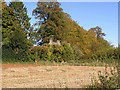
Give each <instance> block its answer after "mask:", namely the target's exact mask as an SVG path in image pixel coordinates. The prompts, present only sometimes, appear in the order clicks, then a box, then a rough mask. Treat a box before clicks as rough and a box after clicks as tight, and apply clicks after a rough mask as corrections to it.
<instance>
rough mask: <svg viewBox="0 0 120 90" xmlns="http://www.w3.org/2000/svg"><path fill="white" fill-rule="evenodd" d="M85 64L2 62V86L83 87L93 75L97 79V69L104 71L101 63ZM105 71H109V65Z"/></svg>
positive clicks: (88, 83) (89, 83)
mask: <svg viewBox="0 0 120 90" xmlns="http://www.w3.org/2000/svg"><path fill="white" fill-rule="evenodd" d="M82 64H84V65H82ZM87 64H88V63H86V65H85V63H81V65H80V66H75V65H72V64H71V65H70V63H69V65H68V63H50V62H41V63H31V64H30V63H29V64H28V63H14V64H10V63H5V64H2V88H84V87H86V86H88V85H91V83H92V82H91V78H92V77H93V76H95V77H96V79H97V80H98V71H102V73H103V72H104V71H105V66H102V65H101V63H100V65H99V63H96V66H95V65H94V66H92V64H90V63H89V65H88V66H87ZM94 64H95V63H94ZM104 64H105V63H104ZM112 65H115V62H114V63H112ZM112 68H113V66H112ZM107 71H108V72H110V67H108V68H107Z"/></svg>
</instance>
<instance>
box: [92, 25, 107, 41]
mask: <svg viewBox="0 0 120 90" xmlns="http://www.w3.org/2000/svg"><path fill="white" fill-rule="evenodd" d="M90 30H92V31H94V32H95V33H96V36H97V38H98V39H99V38H101V37H103V36H105V33H102V28H100V27H98V26H96V27H94V28H91V29H90Z"/></svg>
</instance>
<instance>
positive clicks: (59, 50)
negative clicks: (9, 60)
mask: <svg viewBox="0 0 120 90" xmlns="http://www.w3.org/2000/svg"><path fill="white" fill-rule="evenodd" d="M28 54H29V56H30V59H31V60H33V61H35V59H37V60H45V61H46V60H49V61H55V62H62V61H65V62H66V61H69V60H74V51H73V48H72V47H71V46H70V45H69V44H67V43H65V42H63V43H62V45H61V46H60V45H49V44H44V45H43V46H36V47H33V48H31V49H29V51H28Z"/></svg>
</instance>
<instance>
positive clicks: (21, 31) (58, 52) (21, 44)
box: [2, 2, 119, 62]
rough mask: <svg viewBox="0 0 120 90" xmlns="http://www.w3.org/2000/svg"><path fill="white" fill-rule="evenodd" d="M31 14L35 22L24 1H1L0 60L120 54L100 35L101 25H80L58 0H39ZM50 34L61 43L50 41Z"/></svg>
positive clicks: (94, 57) (96, 56)
mask: <svg viewBox="0 0 120 90" xmlns="http://www.w3.org/2000/svg"><path fill="white" fill-rule="evenodd" d="M32 14H33V16H35V19H37V20H38V22H36V23H35V24H34V26H31V24H30V22H29V21H30V19H31V18H30V17H28V15H27V8H26V7H25V5H24V4H23V2H10V3H9V5H6V3H5V2H2V50H3V54H2V57H3V61H4V60H6V61H8V60H10V59H11V60H16V61H19V60H20V61H35V60H37V61H40V60H49V61H60V62H61V61H69V60H80V59H118V58H119V54H118V48H115V47H113V46H112V45H110V43H109V42H108V41H107V40H105V39H104V38H103V37H104V36H105V33H103V32H102V28H100V27H99V26H96V27H93V28H91V29H89V30H88V31H87V30H85V29H83V28H82V27H80V26H79V25H78V23H77V22H75V21H74V20H72V19H71V16H70V15H69V14H67V13H65V12H63V9H62V8H61V7H60V3H59V2H38V3H37V6H36V7H35V9H33V11H32ZM36 26H37V27H38V28H35V27H36ZM50 38H52V39H53V41H55V42H56V41H57V40H60V42H61V44H62V45H61V46H60V45H49V44H48V43H49V40H50ZM36 43H38V44H39V45H38V46H34V44H36Z"/></svg>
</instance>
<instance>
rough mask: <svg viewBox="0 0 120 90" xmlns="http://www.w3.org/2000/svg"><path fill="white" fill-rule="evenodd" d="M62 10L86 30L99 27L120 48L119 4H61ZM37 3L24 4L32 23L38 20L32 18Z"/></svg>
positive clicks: (107, 38) (106, 37)
mask: <svg viewBox="0 0 120 90" xmlns="http://www.w3.org/2000/svg"><path fill="white" fill-rule="evenodd" d="M60 3H61V8H63V11H64V12H65V13H68V14H69V15H70V16H71V18H72V19H73V20H75V21H77V23H78V24H79V25H80V26H82V27H83V28H84V29H85V30H89V29H90V28H93V27H96V26H99V27H101V28H102V31H103V32H104V33H105V34H106V36H105V37H104V38H105V39H106V40H107V41H108V42H110V43H111V44H112V45H114V46H115V47H116V46H118V3H117V2H60ZM36 4H37V2H24V5H25V6H26V7H27V10H28V16H29V17H31V20H30V23H31V24H34V23H35V22H36V19H35V17H34V16H32V11H33V9H35V8H36V6H37V5H36Z"/></svg>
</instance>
